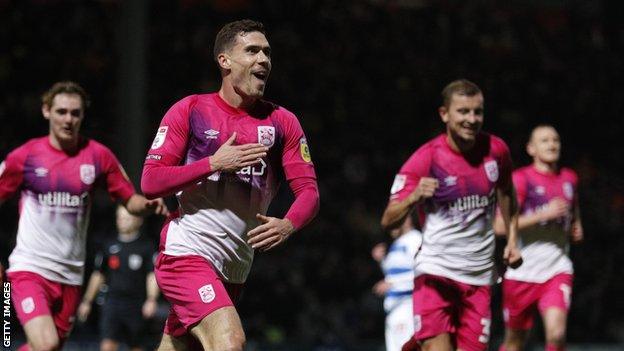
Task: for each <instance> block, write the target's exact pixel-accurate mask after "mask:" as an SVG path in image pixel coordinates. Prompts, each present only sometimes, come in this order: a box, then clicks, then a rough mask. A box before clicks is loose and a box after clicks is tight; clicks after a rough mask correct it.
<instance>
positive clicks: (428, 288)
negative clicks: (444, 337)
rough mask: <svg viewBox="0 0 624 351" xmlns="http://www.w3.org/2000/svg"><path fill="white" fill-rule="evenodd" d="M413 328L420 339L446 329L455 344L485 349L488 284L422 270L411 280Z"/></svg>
mask: <svg viewBox="0 0 624 351" xmlns="http://www.w3.org/2000/svg"><path fill="white" fill-rule="evenodd" d="M413 303H414V332H415V338H416V339H418V340H420V341H423V340H425V339H429V338H432V337H434V336H436V335H440V334H444V333H449V334H451V337H452V339H453V340H454V341H455V344H456V345H454V346H455V347H456V348H459V349H462V350H464V351H482V350H485V349H487V345H488V341H489V339H490V322H491V312H490V287H489V286H478V285H469V284H465V283H460V282H458V281H455V280H452V279H449V278H445V277H440V276H436V275H430V274H424V275H420V276H418V277H417V278H416V279H415V280H414V295H413Z"/></svg>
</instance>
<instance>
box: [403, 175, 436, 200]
mask: <svg viewBox="0 0 624 351" xmlns="http://www.w3.org/2000/svg"><path fill="white" fill-rule="evenodd" d="M439 186H440V184H439V183H438V180H437V179H435V178H429V177H422V178H420V181H419V182H418V186H417V187H416V189H414V191H413V192H412V194H410V196H412V197H413V199H414V203H416V202H422V201H423V200H425V199H428V198H430V197H432V196H433V194H434V193H435V191H436V189H437V188H438V187H439Z"/></svg>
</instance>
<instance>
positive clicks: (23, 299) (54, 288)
mask: <svg viewBox="0 0 624 351" xmlns="http://www.w3.org/2000/svg"><path fill="white" fill-rule="evenodd" d="M7 277H8V280H9V281H10V282H11V297H12V299H13V306H14V307H15V311H16V312H17V318H18V319H19V321H20V323H21V324H22V325H25V324H26V323H28V322H29V321H30V320H31V319H33V318H35V317H39V316H45V315H48V316H52V319H53V320H54V325H55V326H56V331H57V333H58V336H59V339H60V340H61V343H62V342H63V341H64V340H65V339H67V337H68V336H69V332H70V331H71V329H72V325H73V323H74V314H75V313H76V309H77V308H78V304H79V303H80V286H78V285H69V284H63V283H58V282H54V281H51V280H48V279H45V278H44V277H42V276H40V275H39V274H37V273H33V272H27V271H19V272H9V273H8V274H7Z"/></svg>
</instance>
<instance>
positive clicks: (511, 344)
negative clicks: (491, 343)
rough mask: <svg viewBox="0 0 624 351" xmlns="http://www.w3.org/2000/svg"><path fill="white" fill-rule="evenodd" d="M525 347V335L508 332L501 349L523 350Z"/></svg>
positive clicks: (504, 350) (510, 350)
mask: <svg viewBox="0 0 624 351" xmlns="http://www.w3.org/2000/svg"><path fill="white" fill-rule="evenodd" d="M523 347H524V335H520V334H517V333H507V334H506V335H505V342H504V344H503V346H502V347H501V348H500V350H501V351H522V349H523Z"/></svg>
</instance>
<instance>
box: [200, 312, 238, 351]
mask: <svg viewBox="0 0 624 351" xmlns="http://www.w3.org/2000/svg"><path fill="white" fill-rule="evenodd" d="M190 332H191V334H192V335H193V336H194V337H196V338H197V339H198V340H199V342H200V343H201V344H202V346H203V347H204V349H207V350H230V349H231V346H232V345H234V344H237V343H238V342H240V343H241V344H242V343H243V342H244V339H245V334H244V332H243V325H242V323H241V320H240V317H239V316H238V312H236V308H234V307H233V306H227V307H223V308H220V309H218V310H216V311H213V312H212V313H210V314H209V315H207V316H206V317H204V318H203V319H202V320H201V321H200V322H199V323H197V324H196V325H195V326H193V327H191V329H190Z"/></svg>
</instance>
